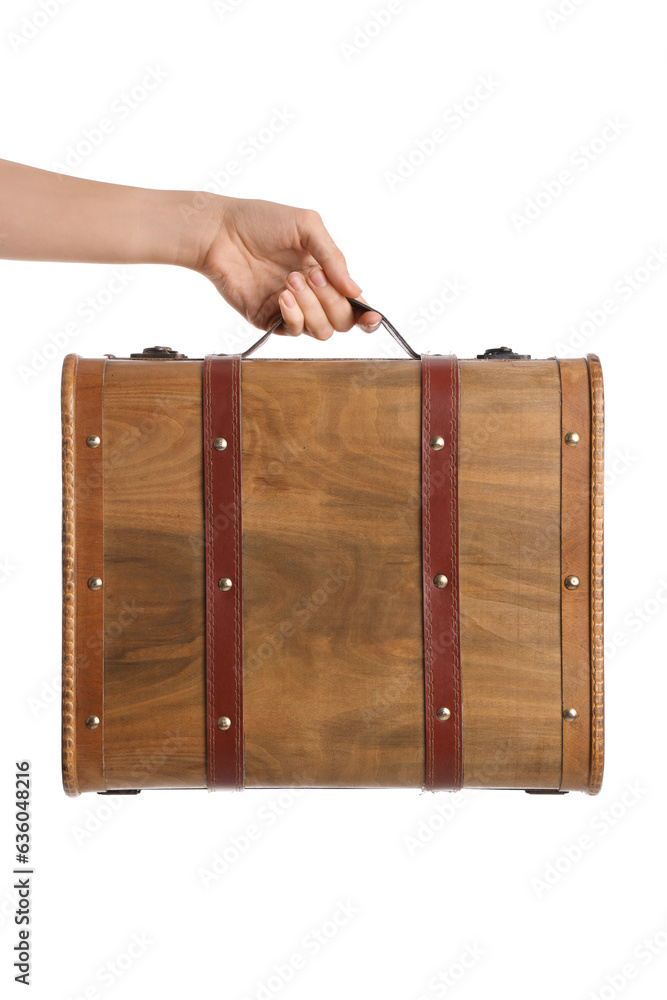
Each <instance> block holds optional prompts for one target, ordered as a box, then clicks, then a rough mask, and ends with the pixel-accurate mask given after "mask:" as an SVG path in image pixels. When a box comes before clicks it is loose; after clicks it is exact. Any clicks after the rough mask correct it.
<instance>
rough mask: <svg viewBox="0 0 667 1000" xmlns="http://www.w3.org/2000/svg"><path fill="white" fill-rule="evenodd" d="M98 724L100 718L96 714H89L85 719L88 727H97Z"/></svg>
mask: <svg viewBox="0 0 667 1000" xmlns="http://www.w3.org/2000/svg"><path fill="white" fill-rule="evenodd" d="M99 724H100V720H99V719H98V717H97V716H96V715H89V716H88V718H87V719H86V725H87V726H88V728H89V729H97V727H98V726H99Z"/></svg>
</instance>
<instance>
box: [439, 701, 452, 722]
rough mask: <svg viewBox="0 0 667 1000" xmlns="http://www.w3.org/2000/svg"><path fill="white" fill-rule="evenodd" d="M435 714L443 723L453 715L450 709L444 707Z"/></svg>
mask: <svg viewBox="0 0 667 1000" xmlns="http://www.w3.org/2000/svg"><path fill="white" fill-rule="evenodd" d="M435 714H436V715H437V717H438V718H439V719H440V721H441V722H446V721H447V719H448V718H449V717H450V715H451V714H452V713H451V712H450V711H449V709H448V708H445V707H444V705H443V707H442V708H439V709H438V711H437V712H436V713H435Z"/></svg>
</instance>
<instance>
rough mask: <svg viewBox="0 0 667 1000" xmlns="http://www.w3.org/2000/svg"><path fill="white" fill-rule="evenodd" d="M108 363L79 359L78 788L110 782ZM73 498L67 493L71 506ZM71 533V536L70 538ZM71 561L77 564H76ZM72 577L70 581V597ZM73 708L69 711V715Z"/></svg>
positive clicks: (75, 550) (75, 555)
mask: <svg viewBox="0 0 667 1000" xmlns="http://www.w3.org/2000/svg"><path fill="white" fill-rule="evenodd" d="M105 366H106V361H104V360H98V359H93V358H77V359H76V371H75V376H74V421H73V443H72V448H73V459H74V466H73V468H74V470H75V475H74V480H73V486H72V492H73V495H72V498H71V499H72V501H73V503H72V508H71V510H72V513H73V526H74V534H73V545H72V551H71V553H70V552H67V551H65V559H64V565H65V569H66V573H67V570H68V567H69V566H70V565H71V566H72V568H73V571H74V579H75V592H74V602H75V636H76V638H75V652H74V656H75V665H74V671H75V672H74V691H75V696H74V698H73V709H74V710H73V715H74V728H75V736H74V739H75V744H74V745H75V748H76V751H75V752H76V773H77V780H78V791H81V792H86V791H89V790H96V789H98V788H99V787H100V778H102V780H104V591H105V580H104V564H103V559H104V551H103V541H102V540H103V516H104V431H103V426H102V414H103V402H104V372H105ZM69 499H70V498H69V497H68V496H66V497H65V506H66V509H67V508H68V507H69ZM66 537H67V536H66ZM70 559H71V560H72V562H71V563H70ZM67 599H68V595H67V581H66V600H67ZM67 715H68V712H67V711H66V712H65V717H66V718H67Z"/></svg>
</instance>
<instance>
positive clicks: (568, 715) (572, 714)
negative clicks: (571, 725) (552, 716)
mask: <svg viewBox="0 0 667 1000" xmlns="http://www.w3.org/2000/svg"><path fill="white" fill-rule="evenodd" d="M578 717H579V713H578V712H577V710H576V708H566V709H564V711H563V718H564V719H567V721H568V722H574V720H575V719H577V718H578Z"/></svg>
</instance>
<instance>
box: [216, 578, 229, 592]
mask: <svg viewBox="0 0 667 1000" xmlns="http://www.w3.org/2000/svg"><path fill="white" fill-rule="evenodd" d="M218 587H219V588H220V590H231V589H232V581H231V580H230V579H229V577H228V576H222V577H220V579H219V580H218Z"/></svg>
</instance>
